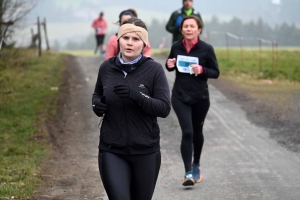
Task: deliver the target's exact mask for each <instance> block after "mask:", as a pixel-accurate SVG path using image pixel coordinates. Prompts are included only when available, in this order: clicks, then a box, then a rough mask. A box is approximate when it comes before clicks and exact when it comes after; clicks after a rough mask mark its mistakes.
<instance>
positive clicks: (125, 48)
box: [119, 32, 144, 62]
mask: <svg viewBox="0 0 300 200" xmlns="http://www.w3.org/2000/svg"><path fill="white" fill-rule="evenodd" d="M119 44H120V51H121V54H122V58H123V60H124V61H125V62H130V61H133V60H134V59H136V58H137V57H138V56H139V55H140V54H141V53H142V50H143V47H144V42H143V41H142V40H141V38H140V37H139V36H138V35H137V34H136V33H135V32H130V33H126V34H124V35H123V36H122V37H121V38H120V39H119Z"/></svg>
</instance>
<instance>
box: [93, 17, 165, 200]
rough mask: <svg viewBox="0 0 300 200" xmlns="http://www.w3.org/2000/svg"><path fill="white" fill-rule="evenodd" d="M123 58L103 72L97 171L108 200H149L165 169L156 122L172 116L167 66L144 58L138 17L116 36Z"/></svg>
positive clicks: (97, 108)
mask: <svg viewBox="0 0 300 200" xmlns="http://www.w3.org/2000/svg"><path fill="white" fill-rule="evenodd" d="M118 43H119V45H120V53H119V54H118V55H117V56H115V57H112V58H110V59H108V60H106V61H104V62H103V63H102V64H101V66H100V69H99V73H98V78H97V83H96V86H95V91H94V94H93V98H92V104H93V110H94V112H95V114H96V115H97V116H99V117H101V116H103V121H102V125H101V129H100V143H99V171H100V175H101V179H102V182H103V185H104V188H105V190H106V193H107V195H108V197H109V199H110V200H117V199H120V200H121V199H122V200H140V199H143V200H147V199H149V200H150V199H151V198H152V195H153V192H154V188H155V184H156V180H157V176H158V172H159V169H160V164H161V155H160V144H159V141H160V130H159V126H158V123H157V117H163V118H165V117H167V116H168V115H169V113H170V109H171V105H170V91H169V86H168V82H167V79H166V75H165V73H164V70H163V67H162V66H161V65H160V64H159V63H157V62H155V61H154V60H153V59H151V58H147V57H145V56H143V55H142V51H143V49H144V48H145V46H146V45H147V44H148V32H147V28H146V26H145V24H144V22H142V21H141V20H140V19H137V18H135V17H133V18H130V19H128V20H126V21H125V22H124V23H123V24H122V26H120V28H119V31H118Z"/></svg>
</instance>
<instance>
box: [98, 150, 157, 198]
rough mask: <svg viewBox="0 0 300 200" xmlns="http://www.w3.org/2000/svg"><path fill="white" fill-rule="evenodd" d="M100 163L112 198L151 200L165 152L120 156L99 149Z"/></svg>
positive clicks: (103, 177) (109, 196) (109, 195)
mask: <svg viewBox="0 0 300 200" xmlns="http://www.w3.org/2000/svg"><path fill="white" fill-rule="evenodd" d="M98 164H99V171H100V176H101V179H102V183H103V185H104V188H105V191H106V193H107V196H108V198H109V200H141V199H143V200H151V198H152V196H153V193H154V188H155V184H156V180H157V177H158V172H159V169H160V164H161V154H160V151H159V152H155V153H152V154H143V155H120V154H114V153H110V152H105V151H99V155H98Z"/></svg>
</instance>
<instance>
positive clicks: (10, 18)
mask: <svg viewBox="0 0 300 200" xmlns="http://www.w3.org/2000/svg"><path fill="white" fill-rule="evenodd" d="M36 1H37V0H0V36H1V38H2V37H4V38H5V39H7V38H10V39H12V34H13V33H14V32H15V31H16V30H17V29H18V28H20V27H21V26H20V25H21V23H22V21H23V20H24V17H25V16H26V15H27V14H28V13H29V12H30V11H31V10H32V9H33V7H34V6H35V5H36Z"/></svg>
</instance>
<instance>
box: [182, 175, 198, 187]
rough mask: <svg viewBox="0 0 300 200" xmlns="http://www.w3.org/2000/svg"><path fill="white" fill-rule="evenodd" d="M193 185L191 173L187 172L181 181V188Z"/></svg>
mask: <svg viewBox="0 0 300 200" xmlns="http://www.w3.org/2000/svg"><path fill="white" fill-rule="evenodd" d="M194 184H195V181H194V179H193V174H192V172H191V171H190V172H187V173H186V174H185V176H184V180H183V181H182V185H183V186H193V185H194Z"/></svg>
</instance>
